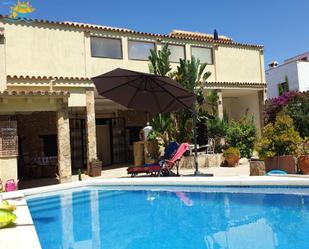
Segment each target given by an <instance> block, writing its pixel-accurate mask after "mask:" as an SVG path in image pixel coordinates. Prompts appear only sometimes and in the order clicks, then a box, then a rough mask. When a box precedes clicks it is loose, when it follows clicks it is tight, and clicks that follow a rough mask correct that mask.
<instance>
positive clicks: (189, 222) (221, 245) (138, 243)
mask: <svg viewBox="0 0 309 249" xmlns="http://www.w3.org/2000/svg"><path fill="white" fill-rule="evenodd" d="M270 190H271V191H270ZM286 190H289V191H286ZM286 190H285V189H284V188H274V189H268V188H265V189H263V188H261V189H258V188H228V187H225V188H201V189H200V190H196V189H195V190H194V189H190V188H185V189H184V188H181V187H180V188H179V189H175V188H174V189H172V190H169V191H166V190H164V191H163V190H161V189H155V190H152V191H151V190H132V189H125V190H107V189H104V188H95V187H91V188H83V189H76V190H71V191H65V192H63V193H61V194H60V193H56V194H52V195H47V196H41V197H31V198H29V199H28V200H27V202H28V205H29V208H30V212H31V215H32V217H33V220H34V224H35V227H36V230H37V233H38V236H39V239H40V242H41V245H42V248H43V249H50V248H52V249H88V248H92V249H99V248H104V249H144V248H145V249H152V248H156V249H164V248H175V249H182V248H183V249H191V248H192V249H193V248H194V249H197V248H207V249H275V248H276V249H292V248H297V249H305V248H306V249H308V248H309V189H295V191H293V190H292V191H291V189H288V188H286ZM286 192H288V193H286ZM294 192H300V193H297V194H295V193H294Z"/></svg>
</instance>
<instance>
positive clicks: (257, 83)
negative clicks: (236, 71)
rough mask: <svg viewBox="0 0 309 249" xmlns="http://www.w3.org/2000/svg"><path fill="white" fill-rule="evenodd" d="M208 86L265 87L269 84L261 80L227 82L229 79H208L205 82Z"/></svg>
mask: <svg viewBox="0 0 309 249" xmlns="http://www.w3.org/2000/svg"><path fill="white" fill-rule="evenodd" d="M205 85H206V86H218V85H220V86H224V85H229V86H241V87H252V86H254V87H261V88H264V87H266V86H267V84H266V83H261V82H236V81H233V82H227V81H209V82H208V81H207V82H206V83H205Z"/></svg>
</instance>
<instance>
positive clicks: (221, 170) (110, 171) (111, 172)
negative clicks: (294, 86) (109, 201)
mask: <svg viewBox="0 0 309 249" xmlns="http://www.w3.org/2000/svg"><path fill="white" fill-rule="evenodd" d="M127 167H128V165H127V164H120V165H113V166H110V167H106V168H104V170H102V175H101V176H99V177H90V176H88V175H85V174H83V175H82V179H83V180H86V179H87V180H90V179H112V178H130V175H128V174H127ZM199 170H200V172H201V173H202V174H205V175H207V174H208V175H209V174H213V176H214V177H222V176H249V174H250V169H249V164H242V165H239V166H237V167H235V168H227V167H211V168H200V169H199ZM179 173H180V175H181V176H190V175H191V176H192V175H193V174H194V169H180V170H179ZM146 176H147V175H146V174H140V175H138V176H136V177H146ZM147 177H149V176H147ZM153 179H154V180H155V179H156V178H153ZM72 181H78V175H73V176H72ZM54 184H58V181H57V179H56V178H43V179H33V180H29V181H22V182H21V183H20V189H26V188H34V187H40V186H48V185H54Z"/></svg>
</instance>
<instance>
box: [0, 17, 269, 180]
mask: <svg viewBox="0 0 309 249" xmlns="http://www.w3.org/2000/svg"><path fill="white" fill-rule="evenodd" d="M164 44H168V45H169V48H170V50H171V53H172V54H171V61H172V66H173V68H174V69H176V67H177V65H179V63H178V62H179V59H180V58H186V59H190V58H191V56H195V57H197V58H199V59H200V60H201V62H207V63H208V66H207V70H209V71H210V72H211V73H212V74H211V77H210V78H209V80H208V83H207V88H208V89H217V90H218V95H219V99H220V101H219V106H218V110H219V116H220V117H221V118H222V117H223V113H224V112H226V114H227V115H228V116H229V117H230V118H233V119H239V118H240V117H241V116H242V115H244V114H246V113H248V114H252V115H253V116H254V118H255V122H256V125H257V127H258V129H259V128H260V127H261V107H262V105H263V103H264V96H265V88H266V84H265V75H264V56H263V46H260V45H251V44H244V43H239V42H235V41H233V40H232V39H231V38H228V37H225V36H219V37H218V39H214V38H213V36H212V35H208V34H204V33H195V32H186V31H180V30H174V31H172V32H171V33H170V34H166V35H161V34H152V33H145V32H138V31H134V30H131V29H125V28H113V27H107V26H99V25H90V24H84V23H75V22H54V21H46V20H32V21H29V22H24V21H20V22H15V23H12V22H10V20H8V19H6V17H3V16H2V17H0V178H2V180H6V179H8V178H23V177H44V176H49V175H50V174H53V172H55V170H56V171H57V172H58V174H59V178H60V181H61V182H65V181H70V178H71V174H72V171H75V170H77V169H81V168H85V167H86V165H87V163H88V162H89V161H90V160H92V159H93V158H96V157H98V158H99V159H101V160H103V163H104V165H110V164H119V163H123V162H129V161H130V160H131V159H130V156H131V155H132V153H130V152H131V151H132V142H133V141H135V140H136V139H138V133H139V130H140V128H141V127H143V126H144V125H145V123H146V116H145V114H144V113H140V112H138V111H135V110H127V109H126V108H124V107H122V106H120V105H117V104H116V103H114V102H112V101H110V100H108V99H105V98H103V97H100V96H98V95H97V93H96V91H95V87H94V85H93V83H92V81H91V77H93V76H97V75H99V74H102V73H105V72H108V71H110V70H112V69H115V68H118V67H120V68H125V69H131V70H136V71H142V72H148V70H149V69H148V56H149V49H157V50H160V49H161V47H162V46H163V45H164ZM55 165H57V169H55V167H56V166H55Z"/></svg>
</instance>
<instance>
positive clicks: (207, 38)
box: [0, 15, 263, 48]
mask: <svg viewBox="0 0 309 249" xmlns="http://www.w3.org/2000/svg"><path fill="white" fill-rule="evenodd" d="M5 18H8V16H4V15H0V19H5ZM27 21H32V22H31V23H42V24H51V25H63V26H69V27H75V28H82V29H86V30H91V29H96V30H104V31H112V32H121V33H128V34H135V35H144V36H151V37H155V38H172V39H178V40H190V41H202V42H210V43H215V44H227V45H235V46H244V47H252V48H263V45H256V44H247V43H240V42H234V41H233V40H232V39H231V38H228V37H225V36H219V40H214V39H213V37H212V36H211V35H209V34H204V33H198V32H189V31H180V30H174V31H172V32H171V33H170V34H155V33H149V32H140V31H135V30H132V29H127V28H116V27H109V26H101V25H94V24H87V23H79V22H69V21H63V22H61V21H49V20H42V19H27ZM25 24H27V22H25Z"/></svg>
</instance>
